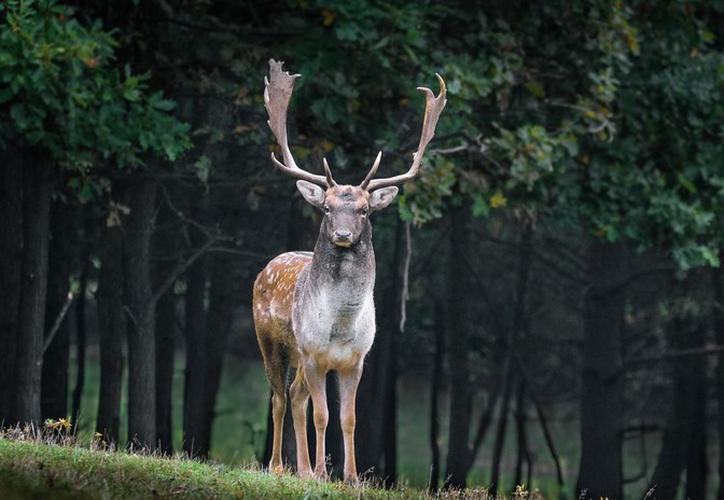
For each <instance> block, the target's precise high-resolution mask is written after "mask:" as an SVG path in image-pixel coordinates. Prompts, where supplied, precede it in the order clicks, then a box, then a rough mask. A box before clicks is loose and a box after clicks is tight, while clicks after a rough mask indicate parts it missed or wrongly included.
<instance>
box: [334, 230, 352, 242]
mask: <svg viewBox="0 0 724 500" xmlns="http://www.w3.org/2000/svg"><path fill="white" fill-rule="evenodd" d="M334 237H335V238H336V239H338V240H346V241H349V240H351V239H352V231H335V232H334Z"/></svg>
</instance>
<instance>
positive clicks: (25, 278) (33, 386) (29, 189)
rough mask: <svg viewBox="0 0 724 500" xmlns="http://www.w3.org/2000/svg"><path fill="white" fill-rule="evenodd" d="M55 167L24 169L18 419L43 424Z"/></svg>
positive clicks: (43, 163) (39, 162) (39, 164)
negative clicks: (50, 236) (52, 175)
mask: <svg viewBox="0 0 724 500" xmlns="http://www.w3.org/2000/svg"><path fill="white" fill-rule="evenodd" d="M52 168H53V166H52V165H51V164H50V162H48V161H47V160H46V159H44V158H39V157H36V158H33V159H32V163H31V164H30V165H26V166H25V167H24V169H23V258H22V268H21V269H22V282H21V285H20V306H19V307H20V323H19V338H18V345H17V398H16V405H17V406H16V409H17V417H18V420H20V421H21V422H26V423H32V424H34V425H38V424H39V423H40V389H41V375H42V363H43V338H44V329H45V297H46V286H47V280H48V225H49V219H50V193H51V190H52V181H51V174H52V170H51V169H52Z"/></svg>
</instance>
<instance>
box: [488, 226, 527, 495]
mask: <svg viewBox="0 0 724 500" xmlns="http://www.w3.org/2000/svg"><path fill="white" fill-rule="evenodd" d="M532 238H533V229H532V226H531V224H530V223H528V222H525V223H524V224H523V226H522V228H521V235H520V244H519V246H520V253H519V257H518V263H517V269H516V275H515V276H516V280H515V289H514V290H513V294H512V295H513V296H512V301H511V302H512V303H513V324H512V327H511V329H510V333H509V334H508V335H507V336H506V342H505V343H506V348H505V350H506V354H505V363H504V367H505V368H504V371H505V379H504V380H503V384H504V389H503V401H502V403H501V406H500V416H499V418H498V428H497V431H496V433H495V443H494V444H493V464H492V471H491V475H490V488H489V491H490V493H491V494H492V495H496V494H497V492H498V483H499V479H500V466H501V463H502V459H503V457H502V454H503V447H504V445H505V434H506V430H507V427H508V415H509V413H510V403H511V400H512V399H513V389H514V388H515V386H516V385H517V383H518V382H517V379H518V377H517V376H516V370H515V369H514V367H515V362H514V357H515V355H516V354H515V352H514V350H515V349H516V347H517V344H518V342H519V341H520V339H521V337H522V336H523V334H524V329H525V325H526V323H527V316H526V314H527V313H526V311H527V308H526V298H527V295H528V277H529V276H530V260H531V259H530V257H531V240H532Z"/></svg>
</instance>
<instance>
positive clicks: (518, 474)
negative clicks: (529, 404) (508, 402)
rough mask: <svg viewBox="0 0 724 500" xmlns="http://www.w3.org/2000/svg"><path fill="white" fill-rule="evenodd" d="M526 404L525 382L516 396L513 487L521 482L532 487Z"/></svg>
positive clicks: (521, 383) (519, 386)
mask: <svg viewBox="0 0 724 500" xmlns="http://www.w3.org/2000/svg"><path fill="white" fill-rule="evenodd" d="M525 408H526V406H525V384H523V382H522V381H521V382H520V383H519V384H518V388H517V390H516V396H515V434H516V436H517V455H516V458H515V475H514V476H513V489H515V487H516V486H518V485H520V484H524V483H525V484H526V485H528V486H529V487H530V472H531V463H530V462H531V459H530V450H529V449H528V431H527V416H526V409H525ZM524 463H525V464H527V466H528V477H527V480H525V481H524V480H523V464H524Z"/></svg>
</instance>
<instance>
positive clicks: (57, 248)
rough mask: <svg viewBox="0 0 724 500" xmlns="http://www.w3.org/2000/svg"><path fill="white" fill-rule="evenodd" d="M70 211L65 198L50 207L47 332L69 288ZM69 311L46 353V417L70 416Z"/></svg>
mask: <svg viewBox="0 0 724 500" xmlns="http://www.w3.org/2000/svg"><path fill="white" fill-rule="evenodd" d="M71 217H72V215H71V211H70V210H69V208H68V206H67V205H65V204H64V203H63V202H60V201H56V202H55V203H53V206H52V207H51V228H50V234H51V239H50V249H49V250H48V263H49V264H48V267H49V273H48V294H47V304H46V311H45V334H46V340H45V342H47V335H48V334H50V333H51V330H52V328H53V324H54V323H55V321H56V319H57V318H58V316H59V315H60V314H61V311H63V309H64V306H65V304H66V302H67V301H68V293H69V292H70V272H71V261H72V260H73V257H72V253H73V251H72V246H73V243H74V241H73V240H74V239H75V238H73V228H72V226H71V225H70V224H69V222H70V220H71ZM70 325H71V322H70V321H69V318H68V315H67V314H66V316H65V317H64V318H63V320H62V323H60V326H59V327H58V329H57V331H56V333H55V335H54V336H53V339H52V340H51V342H50V344H49V345H48V348H47V350H46V351H45V354H44V357H43V384H42V394H41V402H40V406H41V414H42V417H43V420H46V419H48V418H52V419H58V418H66V417H67V416H68V355H69V352H70Z"/></svg>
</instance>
